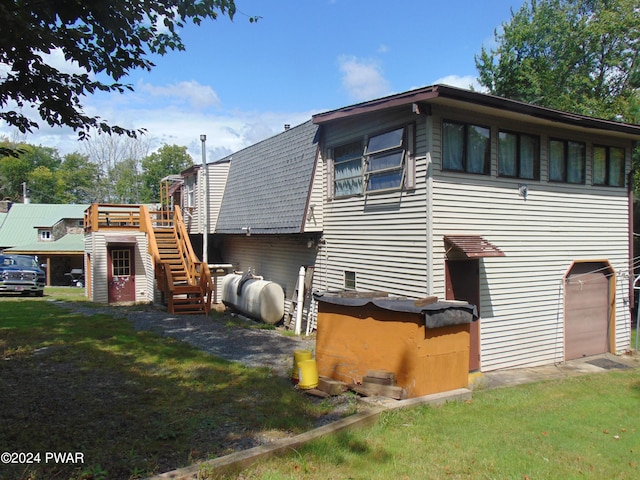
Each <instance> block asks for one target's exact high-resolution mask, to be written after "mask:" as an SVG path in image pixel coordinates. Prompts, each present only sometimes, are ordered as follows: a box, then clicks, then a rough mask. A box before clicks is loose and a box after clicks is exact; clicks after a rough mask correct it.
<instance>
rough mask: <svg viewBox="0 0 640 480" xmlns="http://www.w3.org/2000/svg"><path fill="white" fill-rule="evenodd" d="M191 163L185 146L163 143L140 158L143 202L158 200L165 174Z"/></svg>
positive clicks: (177, 171)
mask: <svg viewBox="0 0 640 480" xmlns="http://www.w3.org/2000/svg"><path fill="white" fill-rule="evenodd" d="M192 165H193V158H191V155H189V154H188V153H187V147H180V146H178V145H163V146H162V147H160V148H159V149H158V151H157V152H154V153H152V154H151V155H149V156H148V157H146V158H144V159H143V160H142V177H143V186H142V195H141V201H142V202H143V203H151V202H159V201H160V181H161V180H162V179H163V178H164V177H166V176H167V175H175V174H179V173H180V172H182V171H183V170H185V169H187V168H189V167H190V166H192Z"/></svg>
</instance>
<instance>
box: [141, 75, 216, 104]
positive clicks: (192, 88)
mask: <svg viewBox="0 0 640 480" xmlns="http://www.w3.org/2000/svg"><path fill="white" fill-rule="evenodd" d="M136 90H137V91H138V92H140V93H146V94H148V95H151V96H154V97H163V98H164V99H165V100H167V101H169V102H171V103H188V104H189V105H190V106H191V107H193V108H196V109H202V108H208V107H217V106H219V105H220V98H219V97H218V94H217V93H216V92H215V90H213V88H211V87H210V86H209V85H202V84H200V83H198V82H196V81H194V80H191V81H184V82H177V83H173V84H171V85H164V86H156V85H152V84H150V83H144V82H140V83H139V84H138V86H137V88H136Z"/></svg>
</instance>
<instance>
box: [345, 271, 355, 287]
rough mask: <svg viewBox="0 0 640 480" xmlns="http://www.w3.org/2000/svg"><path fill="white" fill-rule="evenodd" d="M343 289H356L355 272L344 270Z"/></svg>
mask: <svg viewBox="0 0 640 480" xmlns="http://www.w3.org/2000/svg"><path fill="white" fill-rule="evenodd" d="M344 288H345V289H347V290H355V289H356V272H352V271H349V270H345V272H344Z"/></svg>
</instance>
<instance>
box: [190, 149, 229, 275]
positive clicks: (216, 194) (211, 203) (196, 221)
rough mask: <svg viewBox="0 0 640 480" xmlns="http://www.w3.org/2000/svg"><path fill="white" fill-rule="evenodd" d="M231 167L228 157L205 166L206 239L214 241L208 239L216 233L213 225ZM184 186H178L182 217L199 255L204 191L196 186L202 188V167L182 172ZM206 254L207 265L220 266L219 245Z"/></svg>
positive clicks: (193, 167) (196, 166)
mask: <svg viewBox="0 0 640 480" xmlns="http://www.w3.org/2000/svg"><path fill="white" fill-rule="evenodd" d="M230 167H231V158H230V157H228V158H224V159H222V160H219V161H216V162H212V163H208V164H207V183H208V185H209V188H208V190H207V203H208V208H207V210H208V212H207V213H208V216H207V218H208V222H207V231H208V234H209V240H212V242H213V241H214V240H213V239H212V238H211V234H212V233H213V232H215V230H216V223H217V220H218V214H219V212H220V207H221V204H222V197H223V195H224V191H225V187H226V184H227V176H228V175H229V169H230ZM182 177H183V184H182V185H181V191H182V201H181V208H182V216H183V219H184V222H185V225H186V228H187V231H188V232H189V236H190V237H191V242H192V243H193V247H194V249H195V250H196V251H197V252H198V253H199V254H200V253H201V252H202V234H203V231H204V223H205V222H204V209H203V208H202V205H203V201H204V198H203V189H202V188H200V187H199V186H200V185H202V166H200V165H194V166H192V167H190V168H188V169H187V170H185V171H183V172H182ZM208 251H209V262H210V263H220V258H219V255H218V251H219V250H218V246H217V245H216V244H215V243H213V244H212V245H211V248H210V249H208Z"/></svg>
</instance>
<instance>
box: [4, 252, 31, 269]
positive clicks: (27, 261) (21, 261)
mask: <svg viewBox="0 0 640 480" xmlns="http://www.w3.org/2000/svg"><path fill="white" fill-rule="evenodd" d="M0 265H4V266H17V267H29V268H37V267H38V263H37V262H36V261H35V259H34V258H31V257H19V256H15V255H0Z"/></svg>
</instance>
